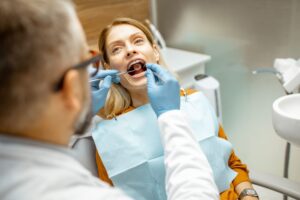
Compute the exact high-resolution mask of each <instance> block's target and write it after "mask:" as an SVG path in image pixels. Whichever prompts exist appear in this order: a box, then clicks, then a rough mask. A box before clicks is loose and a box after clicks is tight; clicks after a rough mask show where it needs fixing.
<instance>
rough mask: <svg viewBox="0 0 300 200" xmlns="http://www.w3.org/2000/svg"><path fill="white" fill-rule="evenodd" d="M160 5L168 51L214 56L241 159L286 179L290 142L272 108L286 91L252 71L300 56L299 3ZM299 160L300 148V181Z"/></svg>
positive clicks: (171, 0) (189, 0)
mask: <svg viewBox="0 0 300 200" xmlns="http://www.w3.org/2000/svg"><path fill="white" fill-rule="evenodd" d="M157 3H158V4H157V6H158V25H159V29H160V31H161V33H162V35H163V36H164V37H165V39H166V41H167V44H168V46H171V47H177V48H182V49H186V50H191V51H196V52H200V53H206V54H209V55H211V56H212V61H211V62H210V63H209V64H208V67H207V73H208V74H210V75H213V76H214V77H216V78H217V79H218V80H219V81H220V83H221V96H222V104H223V119H224V126H225V130H226V131H227V134H228V135H229V138H230V139H231V141H232V143H233V144H234V146H235V148H236V149H237V151H238V155H240V156H241V157H242V158H243V160H244V161H245V162H246V163H247V164H249V166H250V167H251V168H254V169H258V170H262V171H269V172H270V173H273V174H277V175H281V174H282V171H283V157H284V147H285V142H284V141H283V140H282V139H280V138H279V137H278V136H277V135H276V133H275V132H274V130H273V127H272V123H271V106H272V102H273V101H274V100H275V99H276V98H277V97H279V96H281V95H284V92H283V90H282V88H281V86H280V84H279V83H278V81H277V80H276V78H275V77H273V76H272V75H257V76H253V75H252V73H251V71H252V70H253V69H255V68H257V67H272V65H273V61H274V59H275V58H277V57H281V58H286V57H292V58H299V57H300V1H298V0H226V1H221V0H186V1H181V0H163V1H157ZM170 10H172V12H170ZM269 141H272V142H271V143H269ZM266 144H268V146H266ZM299 157H300V149H299V148H293V149H292V158H291V167H290V177H291V178H292V179H295V180H298V181H300V172H299V170H297V169H299V168H300V160H299Z"/></svg>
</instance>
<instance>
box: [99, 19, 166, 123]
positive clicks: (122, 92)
mask: <svg viewBox="0 0 300 200" xmlns="http://www.w3.org/2000/svg"><path fill="white" fill-rule="evenodd" d="M121 24H128V25H132V26H134V27H137V28H138V29H140V30H141V31H142V32H143V33H144V34H145V35H146V37H147V39H148V41H149V42H150V44H151V45H152V46H156V47H157V48H158V46H157V45H156V43H155V41H154V39H153V36H152V34H151V32H150V30H149V29H148V28H147V26H145V25H144V24H143V23H141V22H139V21H137V20H134V19H131V18H116V19H115V20H113V22H112V23H111V24H109V25H108V26H107V27H106V28H104V29H103V30H102V32H101V33H100V36H99V40H98V47H99V51H100V52H101V53H102V54H103V59H104V60H103V63H102V65H103V67H104V68H105V69H108V68H110V67H109V64H108V63H109V59H108V56H107V51H106V39H107V36H108V34H109V32H110V30H111V29H112V28H113V27H114V26H117V25H121ZM158 51H159V49H158ZM158 63H159V64H162V65H164V63H163V61H162V59H161V55H160V59H159V62H158ZM131 103H132V100H131V96H130V94H129V92H128V90H127V89H126V88H124V87H123V86H121V85H120V84H113V85H112V87H111V88H110V91H109V93H108V96H107V99H106V103H105V105H104V108H103V109H102V110H101V111H100V113H99V114H100V116H101V117H103V118H113V117H115V116H116V115H119V114H121V113H123V112H124V111H125V110H126V109H128V108H129V107H130V105H131Z"/></svg>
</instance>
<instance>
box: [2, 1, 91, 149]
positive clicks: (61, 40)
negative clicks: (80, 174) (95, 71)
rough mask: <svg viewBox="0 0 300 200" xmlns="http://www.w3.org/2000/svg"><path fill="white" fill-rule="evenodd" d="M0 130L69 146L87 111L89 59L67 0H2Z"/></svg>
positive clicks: (74, 14)
mask: <svg viewBox="0 0 300 200" xmlns="http://www.w3.org/2000/svg"><path fill="white" fill-rule="evenodd" d="M0 44H1V45H0V84H1V86H0V102H1V103H0V110H1V112H0V132H1V133H4V134H11V135H16V136H21V137H27V138H31V139H36V140H40V141H45V142H49V143H55V144H61V145H67V143H68V142H69V138H70V136H71V135H72V134H73V133H74V132H76V131H79V132H80V131H82V130H83V129H84V127H85V126H86V122H85V121H86V117H87V116H88V115H89V110H90V94H89V87H88V74H87V71H86V69H85V67H81V68H73V66H76V65H78V63H81V62H82V61H84V60H86V59H88V56H89V54H88V49H87V44H86V40H85V36H84V33H83V30H82V27H81V25H80V23H79V20H78V18H77V16H76V13H75V10H74V7H73V5H72V3H71V1H68V0H51V1H49V0H1V1H0Z"/></svg>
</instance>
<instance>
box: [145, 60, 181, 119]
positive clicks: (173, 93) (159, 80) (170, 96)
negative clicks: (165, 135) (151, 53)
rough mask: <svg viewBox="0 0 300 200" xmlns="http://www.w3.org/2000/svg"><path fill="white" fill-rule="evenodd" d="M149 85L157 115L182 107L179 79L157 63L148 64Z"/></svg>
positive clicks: (150, 96)
mask: <svg viewBox="0 0 300 200" xmlns="http://www.w3.org/2000/svg"><path fill="white" fill-rule="evenodd" d="M146 66H147V73H146V75H147V87H148V97H149V101H150V104H151V106H152V108H153V110H154V112H155V113H156V115H157V117H159V116H160V115H161V114H163V113H165V112H167V111H170V110H179V109H180V87H179V84H178V81H177V80H176V79H175V77H173V76H172V75H171V74H170V73H169V72H168V71H167V70H166V69H164V68H162V67H160V66H159V65H157V64H147V65H146Z"/></svg>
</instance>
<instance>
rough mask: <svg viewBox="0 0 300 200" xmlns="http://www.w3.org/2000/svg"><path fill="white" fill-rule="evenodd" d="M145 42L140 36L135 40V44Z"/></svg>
mask: <svg viewBox="0 0 300 200" xmlns="http://www.w3.org/2000/svg"><path fill="white" fill-rule="evenodd" d="M143 42H144V39H143V38H138V39H136V40H135V41H134V43H135V44H142V43H143Z"/></svg>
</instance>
